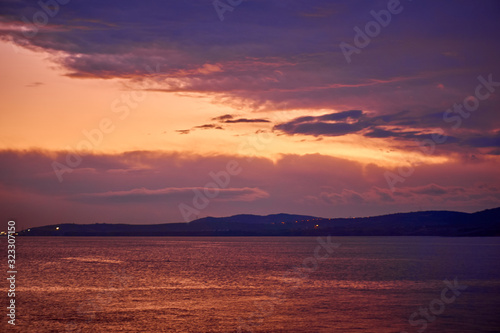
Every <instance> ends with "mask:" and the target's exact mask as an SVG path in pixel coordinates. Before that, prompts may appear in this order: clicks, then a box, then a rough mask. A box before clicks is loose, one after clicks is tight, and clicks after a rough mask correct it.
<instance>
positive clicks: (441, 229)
mask: <svg viewBox="0 0 500 333" xmlns="http://www.w3.org/2000/svg"><path fill="white" fill-rule="evenodd" d="M19 235H20V236H316V235H331V236H449V237H458V236H500V207H499V208H494V209H488V210H484V211H480V212H476V213H461V212H452V211H422V212H411V213H397V214H389V215H381V216H373V217H362V218H361V217H360V218H334V219H328V218H319V217H314V216H304V215H290V214H274V215H267V216H259V215H235V216H230V217H219V218H217V217H205V218H201V219H198V220H194V221H191V222H189V223H165V224H149V225H148V224H145V225H138V224H107V223H97V224H69V223H68V224H54V225H47V226H43V227H35V228H30V229H26V230H23V231H21V232H19Z"/></svg>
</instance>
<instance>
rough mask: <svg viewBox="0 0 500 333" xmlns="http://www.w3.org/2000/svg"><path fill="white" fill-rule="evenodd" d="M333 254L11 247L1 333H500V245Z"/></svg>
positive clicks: (25, 243) (347, 243)
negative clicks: (12, 271)
mask: <svg viewBox="0 0 500 333" xmlns="http://www.w3.org/2000/svg"><path fill="white" fill-rule="evenodd" d="M323 242H326V240H325V238H323ZM331 243H333V244H335V245H334V246H333V245H329V246H326V247H325V246H321V245H320V243H319V242H318V240H317V238H315V237H262V238H257V237H231V238H191V237H189V238H187V237H162V238H160V237H158V238H156V237H150V238H122V237H116V238H115V237H113V238H83V237H82V238H80V237H77V238H69V237H68V238H66V237H40V238H39V237H33V238H29V237H24V238H18V239H17V258H16V259H17V266H18V275H17V281H16V283H17V286H16V305H17V307H16V314H17V317H16V323H17V325H16V326H15V327H12V326H11V325H7V317H6V315H5V314H6V310H5V306H4V307H3V308H4V314H2V317H3V320H2V321H3V322H2V325H1V326H0V328H2V330H3V331H19V332H238V331H241V332H402V331H403V332H408V333H410V332H419V331H420V332H500V310H499V309H500V260H499V255H500V239H499V238H439V237H332V239H331ZM2 244H3V246H2V247H3V248H4V249H3V250H2V260H3V261H4V262H6V254H5V253H6V252H7V250H6V245H5V242H2ZM315 256H316V258H315ZM4 267H5V266H4ZM4 275H5V276H6V277H7V273H6V270H5V273H4ZM445 280H447V281H448V282H444V281H445ZM4 281H5V280H4ZM5 286H7V284H5ZM3 290H4V292H2V293H3V294H4V295H2V299H3V300H4V301H3V304H4V305H6V304H7V295H6V292H7V291H6V288H3Z"/></svg>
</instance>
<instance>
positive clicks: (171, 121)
mask: <svg viewBox="0 0 500 333" xmlns="http://www.w3.org/2000/svg"><path fill="white" fill-rule="evenodd" d="M43 3H46V4H47V5H46V6H45V5H41V4H43ZM499 17H500V2H498V1H472V0H468V1H430V0H429V1H424V0H414V1H408V0H402V1H401V2H400V3H398V2H397V1H395V0H390V1H387V0H386V1H345V2H340V1H327V0H311V1H299V0H248V1H242V2H241V1H239V0H231V1H227V0H220V1H218V0H217V1H215V2H213V1H211V0H203V1H201V0H196V1H123V0H120V1H118V0H116V1H104V2H103V1H79V0H71V1H69V0H59V2H57V1H56V0H47V1H45V2H40V3H39V2H37V1H22V0H7V1H2V2H1V3H0V73H1V80H0V94H1V98H0V110H1V111H0V130H1V131H0V199H1V200H0V207H1V209H0V211H1V213H2V220H4V221H8V219H15V220H16V221H18V223H19V225H20V226H22V227H23V228H24V227H34V226H39V225H45V224H58V223H96V222H99V223H142V224H151V223H166V222H182V221H189V220H193V219H195V218H198V217H204V216H229V215H234V214H240V213H249V214H272V213H281V212H284V213H294V214H307V215H315V216H321V217H348V216H370V215H376V214H385V213H392V212H405V211H416V210H457V211H465V212H474V211H478V210H482V209H487V208H494V207H498V206H500V174H499V171H498V170H499V166H500V116H499V114H500V61H499V59H500V43H499V40H500V20H499ZM377 19H378V21H377ZM370 22H372V23H370ZM367 29H368V30H367ZM370 29H371V30H370ZM359 31H361V34H359ZM356 35H357V37H356ZM360 36H361V37H360ZM346 45H348V46H346ZM346 50H347V51H346ZM228 168H229V169H231V170H232V171H233V174H230V173H228ZM223 174H224V175H226V176H228V177H225V178H224V177H223V178H224V179H223V180H224V181H222V180H221V179H222V178H220V177H222V175H223ZM214 175H219V182H220V184H221V185H217V184H216V182H215V181H214V179H213V178H214ZM223 183H224V184H223ZM207 184H208V185H207ZM213 185H217V186H216V187H213ZM207 187H208V188H209V189H208V190H207V189H206V188H207ZM207 193H208V196H209V198H207Z"/></svg>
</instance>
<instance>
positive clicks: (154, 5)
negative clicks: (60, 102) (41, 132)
mask: <svg viewBox="0 0 500 333" xmlns="http://www.w3.org/2000/svg"><path fill="white" fill-rule="evenodd" d="M386 6H387V3H386V2H384V1H349V2H343V3H338V2H331V1H327V0H316V1H310V2H307V1H299V0H289V1H277V0H270V1H261V0H255V1H245V2H244V3H242V4H241V5H240V6H238V7H237V8H236V9H235V10H234V11H232V12H226V14H225V19H224V21H223V22H220V21H219V19H218V16H217V13H216V12H215V10H214V7H213V4H212V2H211V1H201V0H198V1H163V2H159V1H153V0H146V1H141V2H136V1H131V0H122V1H118V0H114V1H106V2H102V1H97V0H88V1H82V0H73V1H71V2H69V3H68V4H67V5H63V6H60V8H59V10H58V13H57V14H56V15H54V16H53V17H50V18H49V20H48V24H47V25H44V26H43V27H39V29H38V31H37V32H36V34H33V36H31V37H27V36H26V35H29V33H26V32H25V33H24V35H23V33H22V32H21V31H20V30H21V26H22V25H25V23H23V18H25V21H33V15H34V14H35V13H36V12H38V11H40V10H41V8H40V6H39V5H38V4H37V3H36V2H32V1H27V0H24V1H23V0H20V1H3V2H2V3H1V4H0V13H2V14H0V15H1V21H3V22H4V23H5V24H8V27H5V28H2V29H0V35H1V36H2V38H4V39H14V41H15V42H17V43H18V44H20V45H24V46H26V47H30V48H32V49H34V50H44V51H48V52H51V53H52V54H53V58H52V59H53V60H54V61H56V62H57V63H58V64H60V65H62V66H63V67H64V68H66V69H67V71H68V75H70V76H74V77H90V78H115V77H119V78H141V77H144V75H150V72H149V71H148V70H147V69H146V66H147V65H148V66H151V67H154V66H156V65H157V64H159V65H161V70H162V73H161V74H162V75H161V78H159V83H161V88H158V89H156V91H165V92H200V93H215V94H219V95H220V96H219V101H223V102H226V103H228V104H231V103H240V104H244V105H245V106H248V107H251V108H254V109H256V110H258V109H267V110H272V109H275V108H291V109H299V108H302V109H325V108H335V109H350V108H361V109H365V110H373V111H374V112H378V113H382V112H384V113H395V112H397V111H398V110H402V109H407V110H410V111H411V112H412V113H413V114H417V115H423V114H428V113H431V112H432V111H435V112H438V111H439V110H441V111H442V110H444V109H446V108H448V107H449V105H452V104H453V103H455V102H459V101H461V100H463V98H464V97H466V96H468V95H471V94H472V92H473V91H471V90H472V89H473V88H474V87H473V86H471V83H470V82H471V80H474V78H475V77H477V75H480V74H483V75H487V74H488V73H494V75H496V76H499V75H500V68H499V65H498V61H497V59H498V58H499V57H500V45H499V44H498V43H497V42H496V41H497V40H498V31H500V21H499V20H498V19H497V14H498V12H499V4H498V2H496V1H481V2H474V1H459V2H454V3H453V4H451V3H447V2H441V1H435V2H408V3H406V2H405V3H404V4H403V5H402V6H403V7H404V10H403V12H402V13H401V14H399V15H398V16H397V17H393V19H392V21H391V23H390V24H389V25H388V26H387V27H383V28H382V30H381V32H380V34H379V35H378V36H376V37H374V38H372V39H371V41H370V44H369V45H368V46H367V47H366V48H363V49H362V51H361V53H360V54H356V55H354V56H355V58H354V59H353V62H352V63H351V64H350V65H348V64H347V63H346V61H345V58H344V55H343V54H342V52H341V50H340V48H339V44H340V43H341V42H347V43H351V44H352V43H353V39H354V36H355V32H354V30H353V28H354V27H355V26H359V27H361V28H362V29H363V28H364V25H365V24H366V23H367V22H369V21H370V20H373V17H372V16H371V15H370V11H371V10H374V11H379V10H382V9H384V8H385V7H386ZM464 22H467V24H464ZM16 25H17V26H18V27H19V28H18V29H16V28H15V27H16ZM482 118H483V119H486V120H484V122H483V123H482V124H481V126H491V120H494V119H495V116H494V113H491V112H490V113H488V114H483V117H482ZM487 124H490V125H487ZM411 125H412V123H410V122H409V121H406V122H401V126H411Z"/></svg>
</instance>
